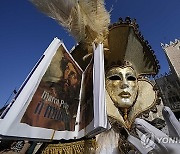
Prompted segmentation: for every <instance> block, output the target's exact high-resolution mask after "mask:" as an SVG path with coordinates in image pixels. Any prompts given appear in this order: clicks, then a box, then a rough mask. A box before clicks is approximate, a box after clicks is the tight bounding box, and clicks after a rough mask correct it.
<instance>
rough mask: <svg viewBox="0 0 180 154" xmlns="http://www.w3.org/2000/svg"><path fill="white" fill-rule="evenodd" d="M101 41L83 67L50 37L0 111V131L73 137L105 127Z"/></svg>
mask: <svg viewBox="0 0 180 154" xmlns="http://www.w3.org/2000/svg"><path fill="white" fill-rule="evenodd" d="M104 80H105V78H104V57H103V45H102V44H99V45H98V46H97V48H94V55H93V56H92V59H91V61H90V63H89V65H88V66H87V68H86V69H85V71H82V69H81V68H80V67H79V65H78V64H77V63H76V61H75V60H74V59H73V57H72V56H71V54H70V53H69V52H68V51H67V49H66V48H65V46H64V44H63V43H62V42H61V41H60V40H59V39H58V38H55V39H54V40H53V41H52V43H51V44H50V45H49V47H48V48H47V50H46V51H45V52H44V54H43V56H42V57H41V58H40V60H39V61H38V63H37V64H36V66H35V67H34V68H33V69H32V71H31V72H30V74H29V76H28V77H27V79H26V80H25V81H24V83H23V84H22V86H21V88H20V89H19V92H18V93H17V95H16V96H15V99H14V100H12V102H11V103H10V104H9V106H8V107H7V109H6V110H5V111H4V113H3V114H2V115H1V119H0V136H1V137H2V138H3V137H4V138H7V137H13V138H27V139H36V140H59V139H67V140H68V139H76V138H81V137H84V136H93V135H96V134H97V133H99V132H101V131H103V130H104V129H107V128H108V122H107V115H106V103H105V83H104Z"/></svg>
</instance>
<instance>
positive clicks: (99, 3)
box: [30, 0, 110, 43]
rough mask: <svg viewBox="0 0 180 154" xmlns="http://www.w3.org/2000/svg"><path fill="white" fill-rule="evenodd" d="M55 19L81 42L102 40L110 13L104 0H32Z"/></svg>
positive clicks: (106, 30) (106, 29)
mask: <svg viewBox="0 0 180 154" xmlns="http://www.w3.org/2000/svg"><path fill="white" fill-rule="evenodd" d="M30 1H31V2H32V3H33V4H35V5H36V7H37V8H38V9H39V10H40V11H42V12H43V13H45V14H47V15H48V16H49V17H51V18H53V19H55V20H56V21H57V22H58V23H59V24H60V25H62V26H63V27H64V28H65V29H67V30H68V31H69V33H70V34H71V35H72V36H73V37H74V38H75V39H76V40H77V41H78V42H79V41H82V42H85V43H92V42H94V41H95V42H102V41H103V39H104V38H105V36H106V34H107V32H108V25H109V23H110V15H109V13H108V12H107V11H106V9H105V6H104V0H30Z"/></svg>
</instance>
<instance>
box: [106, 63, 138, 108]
mask: <svg viewBox="0 0 180 154" xmlns="http://www.w3.org/2000/svg"><path fill="white" fill-rule="evenodd" d="M106 89H107V92H108V94H109V96H110V97H111V99H112V101H113V102H114V104H115V106H116V107H118V108H129V107H131V106H132V105H133V103H134V101H135V99H136V97H137V92H138V82H137V76H136V72H135V70H134V69H133V68H132V67H130V66H127V67H123V68H122V67H113V68H111V69H110V70H109V71H108V72H107V73H106Z"/></svg>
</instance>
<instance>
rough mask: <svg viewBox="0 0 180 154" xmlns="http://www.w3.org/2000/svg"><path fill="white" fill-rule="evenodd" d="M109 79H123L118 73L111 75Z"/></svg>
mask: <svg viewBox="0 0 180 154" xmlns="http://www.w3.org/2000/svg"><path fill="white" fill-rule="evenodd" d="M108 79H109V80H121V78H120V76H118V75H113V76H110V77H109V78H108Z"/></svg>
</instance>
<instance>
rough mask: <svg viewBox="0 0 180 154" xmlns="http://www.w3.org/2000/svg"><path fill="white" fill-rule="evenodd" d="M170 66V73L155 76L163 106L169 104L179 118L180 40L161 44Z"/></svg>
mask: <svg viewBox="0 0 180 154" xmlns="http://www.w3.org/2000/svg"><path fill="white" fill-rule="evenodd" d="M161 46H162V48H163V50H164V52H165V54H166V56H167V60H168V63H169V66H170V70H171V71H170V73H168V74H167V73H166V74H164V75H161V76H160V77H158V78H156V79H155V81H156V83H157V85H158V87H159V89H160V93H161V98H162V101H163V104H164V105H165V106H169V107H170V108H171V109H172V111H173V112H174V113H175V115H176V117H177V118H178V119H179V118H180V40H178V39H176V40H175V42H170V44H169V45H168V44H165V45H164V44H161Z"/></svg>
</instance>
